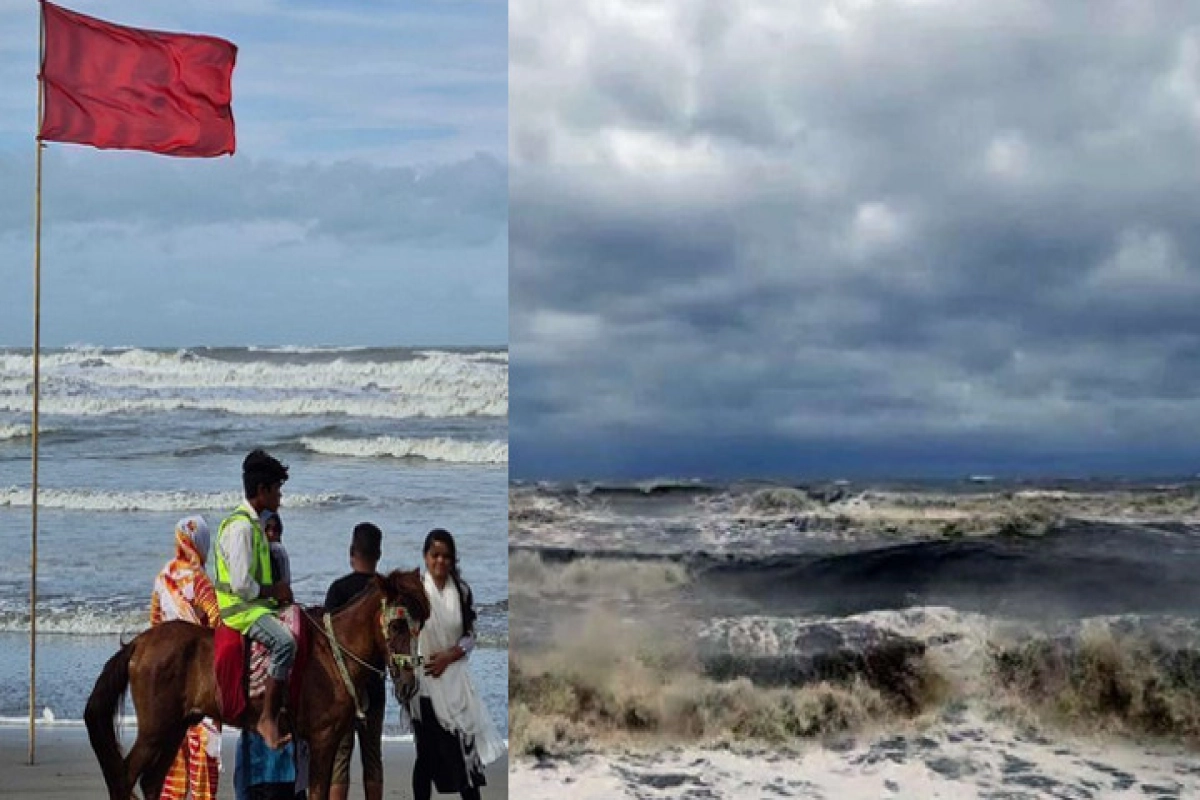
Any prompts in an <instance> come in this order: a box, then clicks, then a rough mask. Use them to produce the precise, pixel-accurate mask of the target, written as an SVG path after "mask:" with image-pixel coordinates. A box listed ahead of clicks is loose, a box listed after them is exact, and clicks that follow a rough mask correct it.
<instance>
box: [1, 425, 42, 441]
mask: <svg viewBox="0 0 1200 800" xmlns="http://www.w3.org/2000/svg"><path fill="white" fill-rule="evenodd" d="M46 430H47V429H46V428H41V432H42V433H45V432H46ZM31 432H32V429H31V428H30V427H29V426H28V425H0V442H7V441H11V440H13V439H24V438H26V437H28V436H29V435H30V433H31Z"/></svg>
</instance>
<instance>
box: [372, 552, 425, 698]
mask: <svg viewBox="0 0 1200 800" xmlns="http://www.w3.org/2000/svg"><path fill="white" fill-rule="evenodd" d="M375 580H376V582H377V583H378V585H379V590H380V592H382V593H383V602H382V603H381V604H380V607H379V629H380V633H381V635H382V636H383V641H384V646H385V647H386V648H387V654H388V659H387V664H388V672H390V673H391V675H392V683H393V684H395V687H396V699H397V700H398V701H399V702H401V703H404V702H407V701H408V700H409V699H411V698H412V696H413V694H415V693H416V691H417V673H416V671H415V668H416V666H417V636H418V635H419V634H420V632H421V626H422V625H424V624H425V621H426V620H428V619H429V598H428V597H426V596H425V587H424V585H423V584H422V583H421V572H420V570H415V569H414V570H412V571H411V572H403V571H401V570H394V571H392V572H390V573H388V574H387V575H379V576H377V577H376V578H375Z"/></svg>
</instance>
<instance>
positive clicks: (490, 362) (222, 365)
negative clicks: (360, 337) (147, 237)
mask: <svg viewBox="0 0 1200 800" xmlns="http://www.w3.org/2000/svg"><path fill="white" fill-rule="evenodd" d="M248 352H249V351H240V352H239V353H238V354H235V355H236V357H235V356H231V355H229V354H226V357H216V356H214V355H212V354H205V353H202V352H195V351H189V350H181V351H174V352H167V351H154V350H142V349H129V350H100V349H90V348H82V349H72V350H65V351H60V352H56V353H49V354H47V355H45V356H44V358H43V360H42V370H43V377H42V400H41V408H42V410H43V412H44V413H47V414H64V415H73V416H96V415H108V414H119V413H170V412H174V411H215V412H224V413H229V414H238V415H262V416H306V415H330V414H338V415H349V416H359V417H368V418H386V419H405V418H416V417H434V418H443V417H470V416H504V415H505V414H507V413H508V365H507V361H506V360H505V361H499V360H496V359H494V358H490V357H491V356H495V355H496V354H495V353H487V352H485V353H458V352H447V351H423V352H420V353H412V352H409V353H403V354H401V353H398V352H393V353H392V354H391V355H392V357H391V358H389V359H380V360H371V358H370V357H369V356H370V354H369V353H368V354H354V353H351V352H343V351H331V352H326V353H324V354H325V355H326V356H327V357H326V358H322V359H315V360H314V359H310V360H309V361H307V362H304V363H293V361H294V356H295V355H297V354H294V353H270V352H264V351H260V352H258V353H255V354H253V355H254V357H251V358H248V359H247V358H246V357H245V356H246V354H247V353H248ZM313 352H314V353H322V352H323V351H319V350H318V351H313ZM289 356H292V359H291V360H289ZM482 356H487V357H489V358H486V359H485V358H481V357H482ZM31 380H32V372H31V361H30V358H29V356H28V354H25V353H15V352H13V351H0V412H8V413H28V412H29V411H30V410H31V409H32V398H31V394H30V389H29V387H30V381H31Z"/></svg>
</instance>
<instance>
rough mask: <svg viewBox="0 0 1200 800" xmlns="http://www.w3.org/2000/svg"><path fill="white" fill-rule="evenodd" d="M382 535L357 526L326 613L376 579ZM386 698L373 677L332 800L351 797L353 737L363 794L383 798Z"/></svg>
mask: <svg viewBox="0 0 1200 800" xmlns="http://www.w3.org/2000/svg"><path fill="white" fill-rule="evenodd" d="M382 539H383V532H382V531H380V530H379V528H378V527H376V526H375V525H372V524H371V523H369V522H362V523H359V524H358V525H355V526H354V535H353V536H352V537H351V539H350V567H351V568H352V569H353V570H354V571H353V572H351V573H350V574H349V575H345V576H343V577H341V578H338V579H337V580H336V581H334V582H333V583H332V584H331V585H330V586H329V591H328V592H326V593H325V610H326V611H328V612H329V613H331V614H333V613H336V612H337V610H338V609H339V608H342V607H343V606H346V605H348V604H349V603H351V602H352V601H353V600H354V598H356V597H357V596H358V595H359V594H360V593H362V591H363V590H364V589H366V588H367V587H368V586H369V585H370V583H371V580H372V579H373V578H374V577H375V570H376V567H377V566H378V565H379V557H380V542H381V541H382ZM385 702H386V694H385V690H384V685H383V678H382V677H380V676H378V675H371V676H370V677H369V679H368V683H367V696H366V719H364V720H361V721H359V720H357V719H356V720H355V723H354V729H353V730H351V731H350V732H349V733H347V734H346V738H345V739H343V740H342V743H341V744H340V745H339V746H338V751H337V756H336V757H335V758H334V761H333V778H332V779H331V780H330V786H329V800H346V798H347V797H349V795H350V756H351V755H352V754H353V752H354V735H355V732H356V731H357V733H358V746H359V750H360V755H361V756H362V768H363V792H364V794H365V795H366V798H367V800H380V799H381V798H382V797H383V753H382V746H383V745H382V742H383V711H384V704H385Z"/></svg>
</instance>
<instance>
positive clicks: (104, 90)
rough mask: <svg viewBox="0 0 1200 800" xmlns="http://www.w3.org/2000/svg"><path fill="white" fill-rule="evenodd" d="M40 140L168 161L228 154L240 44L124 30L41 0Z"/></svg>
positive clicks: (190, 36) (137, 30)
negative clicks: (144, 152) (139, 152)
mask: <svg viewBox="0 0 1200 800" xmlns="http://www.w3.org/2000/svg"><path fill="white" fill-rule="evenodd" d="M42 19H43V25H44V31H45V34H44V35H45V54H44V57H43V61H42V74H41V79H42V86H43V91H44V92H45V113H44V115H43V117H42V129H41V131H40V132H39V133H38V138H40V139H42V140H45V141H53V142H75V143H77V144H87V145H91V146H92V147H99V148H101V149H106V150H149V151H150V152H153V153H161V154H164V155H171V156H196V157H208V156H219V155H223V154H225V153H230V154H232V153H233V146H234V135H233V108H232V105H231V103H232V101H233V88H232V81H233V65H234V61H235V60H236V58H237V47H235V46H234V45H233V44H232V43H231V42H227V41H225V40H224V39H218V38H216V37H213V36H196V35H193V34H184V33H161V32H159V31H147V30H140V29H138V28H128V27H125V26H124V25H113V24H112V23H109V22H104V21H102V20H98V19H94V18H93V17H87V16H84V15H83V14H77V13H75V12H74V11H68V10H66V9H65V8H59V7H58V6H56V5H53V4H52V3H47V2H44V0H43V2H42Z"/></svg>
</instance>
